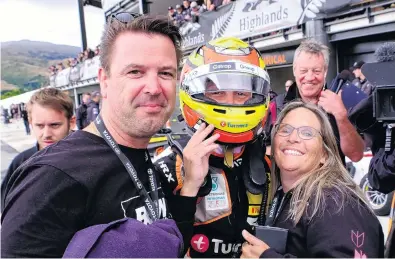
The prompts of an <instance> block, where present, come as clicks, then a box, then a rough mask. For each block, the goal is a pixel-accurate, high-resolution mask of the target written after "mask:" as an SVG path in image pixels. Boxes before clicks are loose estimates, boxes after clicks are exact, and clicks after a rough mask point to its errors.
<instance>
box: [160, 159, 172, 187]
mask: <svg viewBox="0 0 395 259" xmlns="http://www.w3.org/2000/svg"><path fill="white" fill-rule="evenodd" d="M158 164H159V167H160V169H161V170H162V172H163V174H164V175H165V176H166V179H167V181H168V182H169V183H171V182H175V180H174V178H173V175H172V174H171V173H170V170H169V168H168V167H167V165H166V164H165V161H163V160H162V161H159V162H158Z"/></svg>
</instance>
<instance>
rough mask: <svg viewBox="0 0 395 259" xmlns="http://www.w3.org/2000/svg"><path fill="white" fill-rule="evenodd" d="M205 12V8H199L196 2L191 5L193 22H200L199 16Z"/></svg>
mask: <svg viewBox="0 0 395 259" xmlns="http://www.w3.org/2000/svg"><path fill="white" fill-rule="evenodd" d="M203 12H204V9H203V7H201V6H199V5H198V4H197V3H196V1H193V2H192V3H191V17H192V22H199V15H200V14H201V13H203Z"/></svg>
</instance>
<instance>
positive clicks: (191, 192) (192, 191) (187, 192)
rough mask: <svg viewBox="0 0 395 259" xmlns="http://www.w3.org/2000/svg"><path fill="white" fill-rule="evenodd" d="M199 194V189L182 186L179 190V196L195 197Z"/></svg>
mask: <svg viewBox="0 0 395 259" xmlns="http://www.w3.org/2000/svg"><path fill="white" fill-rule="evenodd" d="M198 192H199V187H195V186H190V185H186V184H184V185H183V186H182V188H181V191H180V195H181V196H187V197H196V195H197V194H198Z"/></svg>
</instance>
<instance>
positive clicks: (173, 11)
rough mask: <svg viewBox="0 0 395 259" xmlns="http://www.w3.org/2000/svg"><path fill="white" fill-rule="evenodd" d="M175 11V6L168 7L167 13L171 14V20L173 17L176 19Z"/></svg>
mask: <svg viewBox="0 0 395 259" xmlns="http://www.w3.org/2000/svg"><path fill="white" fill-rule="evenodd" d="M175 12H176V10H174V8H173V6H169V7H168V8H167V15H168V16H169V19H170V20H173V19H174V16H175Z"/></svg>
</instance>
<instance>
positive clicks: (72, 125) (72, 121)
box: [70, 116, 76, 131]
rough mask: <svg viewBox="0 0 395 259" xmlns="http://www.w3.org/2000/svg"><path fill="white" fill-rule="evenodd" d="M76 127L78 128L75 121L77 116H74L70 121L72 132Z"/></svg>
mask: <svg viewBox="0 0 395 259" xmlns="http://www.w3.org/2000/svg"><path fill="white" fill-rule="evenodd" d="M75 126H76V119H75V116H73V117H71V119H70V131H72V130H74V129H75Z"/></svg>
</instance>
